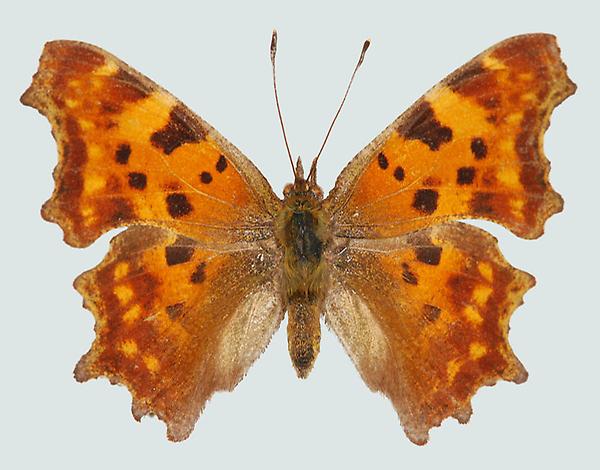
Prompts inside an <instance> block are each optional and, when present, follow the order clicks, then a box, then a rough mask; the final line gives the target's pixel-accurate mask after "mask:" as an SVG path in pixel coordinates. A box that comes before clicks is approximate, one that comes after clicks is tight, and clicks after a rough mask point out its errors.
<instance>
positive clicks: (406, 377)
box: [325, 222, 534, 444]
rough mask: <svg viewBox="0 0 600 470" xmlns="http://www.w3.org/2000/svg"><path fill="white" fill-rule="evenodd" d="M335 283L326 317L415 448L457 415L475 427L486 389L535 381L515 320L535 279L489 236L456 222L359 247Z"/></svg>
mask: <svg viewBox="0 0 600 470" xmlns="http://www.w3.org/2000/svg"><path fill="white" fill-rule="evenodd" d="M332 278H333V280H334V281H333V284H332V289H331V291H330V292H329V294H328V298H327V299H326V312H325V320H326V322H327V324H328V325H329V326H330V327H331V328H332V329H333V331H334V332H335V333H336V334H337V335H338V337H339V338H340V340H341V342H342V343H343V345H344V347H345V349H346V351H347V352H348V354H349V355H350V357H351V358H352V360H353V362H354V364H355V365H356V367H357V369H358V371H359V372H360V374H361V376H362V378H363V380H364V381H365V383H366V384H367V385H368V386H369V388H371V389H372V390H373V391H379V392H381V393H383V394H384V395H386V396H387V397H388V398H390V400H391V401H392V404H393V405H394V407H395V408H396V411H397V412H398V415H399V416H400V420H401V422H402V425H403V426H404V429H405V431H406V434H407V435H408V437H409V438H410V439H411V440H412V441H413V442H415V443H417V444H424V443H425V442H427V439H428V435H429V432H428V431H429V429H430V428H431V427H434V426H439V424H440V423H441V421H442V420H443V419H444V418H446V417H448V416H454V417H456V418H457V419H459V420H460V421H461V422H466V421H467V420H468V419H469V417H470V415H471V403H470V401H471V397H472V396H473V394H474V393H475V392H476V391H477V389H478V388H479V387H481V386H482V385H493V384H494V383H495V382H496V381H498V380H499V379H504V380H511V381H514V382H517V383H519V382H523V381H524V380H525V379H526V378H527V372H526V371H525V369H524V368H523V366H522V365H521V363H520V362H519V360H518V359H517V358H516V357H515V355H514V354H513V352H512V350H511V348H510V345H509V344H508V321H509V319H510V316H511V314H512V312H513V310H514V309H515V308H516V307H518V306H519V305H520V304H521V302H522V297H523V294H524V293H525V292H526V291H527V290H528V289H529V288H530V287H532V286H533V284H534V279H533V277H531V276H530V275H528V274H527V273H524V272H522V271H519V270H517V269H515V268H513V267H512V266H510V265H509V264H508V263H507V262H506V260H505V259H504V258H503V257H502V255H501V253H500V252H499V250H498V247H497V244H496V240H495V239H494V237H492V236H491V235H489V234H487V233H485V232H484V231H482V230H480V229H478V228H475V227H471V226H469V225H466V224H462V223H457V222H455V223H447V224H443V225H438V226H436V227H432V228H429V229H424V230H420V231H418V232H413V233H410V234H407V235H405V236H402V237H395V238H388V239H385V240H383V239H377V240H351V241H348V242H347V244H346V245H345V247H344V249H343V250H342V252H341V254H340V255H339V256H338V257H337V259H336V261H335V263H334V269H333V272H332Z"/></svg>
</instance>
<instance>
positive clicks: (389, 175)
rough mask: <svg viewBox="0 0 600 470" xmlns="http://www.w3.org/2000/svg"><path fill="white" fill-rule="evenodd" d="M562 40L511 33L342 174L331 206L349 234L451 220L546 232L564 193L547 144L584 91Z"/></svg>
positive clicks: (527, 233) (529, 234) (526, 233)
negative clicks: (561, 111) (555, 182)
mask: <svg viewBox="0 0 600 470" xmlns="http://www.w3.org/2000/svg"><path fill="white" fill-rule="evenodd" d="M559 54H560V51H559V49H558V46H557V45H556V39H555V37H554V36H551V35H547V34H531V35H524V36H517V37H514V38H511V39H507V40H506V41H503V42H501V43H499V44H497V45H496V46H494V47H492V48H491V49H489V50H487V51H485V52H484V53H482V54H481V55H479V56H477V57H476V58H474V59H473V60H472V61H471V62H469V63H467V64H466V65H464V66H463V67H461V68H460V69H458V70H457V71H456V72H454V73H452V74H451V75H450V76H449V77H448V78H446V79H445V80H443V81H442V82H441V83H440V84H439V85H437V86H435V87H434V88H433V89H432V90H430V91H429V92H428V93H427V94H426V95H425V96H424V97H423V98H421V99H420V100H419V101H417V102H416V103H415V104H414V105H413V106H412V107H411V108H410V109H409V110H408V111H407V112H406V113H404V114H403V115H402V116H400V117H399V118H398V119H397V120H396V121H395V122H393V123H392V124H391V125H390V126H389V127H388V128H387V129H386V130H385V131H384V132H383V133H382V134H381V135H379V136H378V137H377V138H376V139H375V140H374V141H373V142H372V143H371V144H370V145H369V146H367V147H366V148H365V149H364V150H363V151H362V152H361V153H359V154H358V155H357V157H356V158H355V159H354V160H353V161H352V162H351V163H350V164H349V165H348V166H347V167H346V168H345V169H344V171H343V172H342V173H341V175H340V177H339V178H338V181H337V183H336V186H335V188H334V190H333V191H332V192H331V194H330V195H329V197H328V198H327V200H326V203H325V206H326V207H327V208H328V210H329V212H330V213H331V214H332V216H333V224H334V226H335V230H336V231H337V234H338V235H340V236H352V237H354V236H356V237H361V236H368V237H390V236H397V235H399V234H402V233H406V232H408V231H410V230H415V229H417V228H420V227H423V226H427V225H431V224H433V223H439V222H443V221H444V220H447V219H451V218H483V219H488V220H492V221H494V222H498V223H500V224H502V225H504V226H505V227H507V228H509V229H510V230H512V231H513V232H514V233H515V234H517V235H519V236H520V237H524V238H536V237H538V236H540V235H541V234H542V233H543V225H544V222H545V221H546V219H547V218H548V217H550V216H551V215H552V214H554V213H556V212H559V211H560V210H562V198H561V197H560V196H559V195H558V194H557V193H556V192H554V191H553V189H552V187H551V186H550V183H549V182H548V172H549V163H548V161H547V160H546V158H545V156H544V153H543V148H542V142H543V132H544V131H545V130H546V128H547V127H548V124H549V118H550V113H551V112H552V109H553V108H554V107H555V106H556V105H557V104H559V103H560V102H561V101H563V100H564V99H565V98H566V97H567V96H569V95H571V94H573V93H574V92H575V85H574V84H573V82H571V80H569V78H568V77H567V74H566V68H565V66H564V64H563V63H562V62H561V60H560V55H559Z"/></svg>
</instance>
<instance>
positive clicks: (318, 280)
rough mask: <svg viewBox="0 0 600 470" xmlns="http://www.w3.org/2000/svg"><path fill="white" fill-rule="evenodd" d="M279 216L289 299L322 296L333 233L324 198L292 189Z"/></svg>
mask: <svg viewBox="0 0 600 470" xmlns="http://www.w3.org/2000/svg"><path fill="white" fill-rule="evenodd" d="M285 196H286V197H285V200H284V205H283V208H282V210H281V212H280V213H279V215H278V217H277V221H276V236H277V239H278V241H279V243H280V245H281V246H282V248H283V252H284V257H283V276H284V288H285V291H286V295H287V298H288V301H289V300H292V299H294V298H305V299H307V300H316V299H317V298H319V297H321V293H322V291H323V289H324V283H325V282H326V275H327V265H326V262H325V253H326V249H327V247H328V245H329V243H330V239H331V235H330V233H329V227H328V223H327V220H326V214H325V213H324V212H323V210H322V208H321V202H322V199H321V197H320V194H319V193H314V192H313V191H310V190H308V191H300V192H294V191H289V192H288V193H287V194H286V195H285Z"/></svg>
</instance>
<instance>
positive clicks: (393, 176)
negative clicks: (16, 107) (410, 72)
mask: <svg viewBox="0 0 600 470" xmlns="http://www.w3.org/2000/svg"><path fill="white" fill-rule="evenodd" d="M276 38H277V37H276V34H274V35H273V38H272V43H271V59H272V62H273V79H274V80H273V84H274V87H275V98H276V102H277V109H278V111H279V112H280V109H279V101H278V98H277V89H276V80H275V51H276ZM368 44H369V43H368V42H366V43H365V46H364V47H363V50H362V53H361V57H360V60H359V62H358V64H357V66H356V68H355V69H354V73H356V70H357V69H358V66H359V65H360V63H362V60H363V58H364V53H365V51H366V48H367V47H368ZM352 77H354V74H353V75H352ZM351 82H352V81H351ZM351 82H350V83H351ZM348 89H349V87H348ZM575 89H576V86H575V84H574V83H573V82H572V81H571V80H570V79H569V78H568V76H567V74H566V67H565V65H564V64H563V63H562V61H561V59H560V51H559V48H558V46H557V44H556V38H555V37H554V36H552V35H548V34H526V35H522V36H516V37H512V38H509V39H507V40H504V41H502V42H500V43H498V44H496V45H495V46H493V47H491V48H490V49H488V50H486V51H484V52H483V53H482V54H480V55H478V56H477V57H475V58H474V59H472V60H471V61H470V62H468V63H467V64H466V65H464V66H462V67H460V68H459V69H458V70H456V71H455V72H453V73H451V74H450V75H449V76H448V77H447V78H445V79H444V80H442V81H441V82H440V83H439V84H438V85H436V86H435V87H434V88H432V89H431V90H430V91H428V92H427V93H426V94H425V95H424V96H423V97H422V98H420V99H419V100H418V101H416V102H415V103H414V104H413V105H412V106H411V107H410V108H409V109H408V110H407V111H406V112H405V113H404V114H402V115H401V116H400V117H398V118H397V119H396V120H395V121H394V122H393V123H392V124H390V126H389V127H387V128H386V129H385V130H384V131H383V132H382V133H381V134H380V135H379V136H377V137H376V138H375V139H374V140H373V141H372V142H371V143H370V144H369V145H367V147H365V148H364V149H363V150H362V151H360V152H359V153H358V154H357V155H356V156H355V157H354V158H353V159H352V160H351V161H350V163H349V164H348V165H347V166H346V167H345V168H344V170H343V171H342V172H341V174H340V175H339V177H338V179H337V182H336V183H335V187H334V188H333V190H332V191H331V192H330V193H329V195H328V196H327V197H324V195H323V191H322V190H321V188H320V187H319V186H318V184H317V175H316V168H317V161H318V156H317V157H316V158H315V159H314V160H313V164H312V165H311V168H310V171H309V172H308V175H307V176H306V177H305V175H304V170H303V167H302V162H301V160H300V159H298V161H297V163H296V165H294V163H293V161H292V159H291V153H290V152H289V147H288V155H289V157H290V161H291V162H292V170H293V173H294V181H293V182H292V183H290V184H288V185H287V186H286V187H285V189H284V192H283V199H280V198H279V197H278V196H277V195H276V194H275V193H274V192H273V190H272V188H271V186H270V185H269V183H268V182H267V180H266V179H265V177H264V176H263V175H262V174H261V173H260V171H259V170H258V169H257V168H256V167H255V166H254V165H253V164H252V162H251V161H250V160H249V159H248V158H246V157H245V156H244V155H243V154H242V153H241V152H240V151H239V150H238V149H237V148H236V147H234V146H233V145H232V144H230V143H229V142H228V141H227V140H225V139H224V138H223V137H222V136H221V135H220V134H219V133H218V132H217V131H216V130H215V129H214V128H212V127H211V126H210V125H209V124H207V123H206V122H205V121H204V120H203V119H201V118H200V117H198V116H197V115H195V114H194V113H193V112H192V111H190V110H189V109H188V108H187V107H186V106H185V105H184V104H183V103H181V102H180V101H178V100H177V99H176V98H174V97H173V96H172V95H171V94H169V93H168V92H167V91H165V90H164V89H162V88H161V87H160V86H158V85H157V84H155V83H153V82H152V81H150V80H149V79H148V78H146V77H145V76H143V75H141V74H140V73H138V72H137V71H135V70H133V69H132V68H131V67H129V66H128V65H127V64H125V63H124V62H122V61H120V60H119V59H117V58H116V57H114V56H113V55H111V54H109V53H108V52H105V51H103V50H102V49H100V48H98V47H95V46H92V45H89V44H85V43H82V42H75V41H54V42H49V43H47V44H46V46H45V48H44V51H43V54H42V56H41V59H40V65H39V70H38V71H37V73H36V74H35V75H34V78H33V82H32V84H31V86H30V87H29V88H28V89H27V90H26V92H25V93H24V94H23V96H22V98H21V101H22V103H23V104H25V105H27V106H31V107H34V108H37V109H38V110H39V111H40V112H41V113H42V114H43V115H45V116H46V117H47V118H48V120H49V121H50V123H51V125H52V133H53V135H54V137H55V139H56V141H57V145H58V154H59V160H58V166H57V167H56V169H55V172H54V180H55V189H54V192H53V194H52V197H51V198H50V200H49V201H47V202H46V203H45V204H44V206H43V209H42V216H43V218H44V219H46V220H48V221H51V222H55V223H57V224H58V225H59V226H60V227H61V228H62V230H63V231H64V240H65V242H66V243H68V244H69V245H71V246H74V247H85V246H88V245H90V244H91V243H93V242H94V241H95V240H96V239H97V238H98V237H99V236H100V235H102V234H103V233H105V232H107V231H110V230H112V229H116V228H118V227H123V226H126V227H128V228H127V229H126V230H124V231H122V232H120V233H119V234H118V235H116V236H115V237H114V238H113V239H112V241H111V244H110V250H109V252H108V254H107V255H106V257H105V258H104V260H103V261H102V262H101V263H100V264H99V265H98V266H96V267H95V268H93V269H91V270H89V271H87V272H85V273H83V274H81V275H80V276H79V277H78V278H77V279H76V280H75V283H74V285H75V288H76V289H77V290H78V291H79V292H80V293H81V295H82V296H83V299H84V306H85V307H86V308H87V309H89V310H91V312H92V313H93V315H94V317H95V321H96V325H95V331H96V338H95V340H94V342H93V344H92V346H91V349H90V350H89V352H88V353H86V354H85V355H84V356H83V357H82V358H81V360H80V361H79V363H78V364H77V366H76V368H75V378H76V379H77V380H78V381H87V380H89V379H92V378H97V377H107V378H108V379H109V380H110V382H111V383H113V384H117V383H118V384H123V385H125V386H126V387H127V388H128V389H129V391H130V392H131V395H132V399H133V404H132V412H133V416H134V417H135V419H137V420H140V419H141V417H142V416H144V415H147V414H154V415H156V416H158V418H160V419H161V420H162V421H164V422H165V423H166V426H167V436H168V438H169V439H170V440H174V441H180V440H184V439H186V438H187V437H188V436H189V434H190V433H191V431H192V430H193V428H194V425H195V423H196V421H197V419H198V417H199V415H200V413H201V412H202V410H203V408H204V406H205V404H206V403H207V401H208V400H209V398H210V397H211V396H212V395H213V394H214V393H215V392H216V391H220V390H233V388H234V387H235V386H236V385H237V384H238V383H239V382H240V380H242V378H243V377H244V375H245V374H246V373H247V371H248V369H249V367H250V366H251V365H252V364H253V363H254V361H255V360H256V359H257V358H258V357H259V356H260V354H261V353H262V351H263V350H264V349H265V348H266V347H267V345H268V343H269V340H270V338H271V337H272V335H273V334H274V332H275V331H277V329H278V328H279V326H280V324H281V322H282V320H283V319H284V316H285V314H286V312H287V334H288V347H289V354H290V357H291V361H292V364H293V367H294V368H295V370H296V372H297V375H298V376H299V377H301V378H304V377H306V376H308V374H309V373H310V371H311V369H312V368H313V365H314V363H315V360H316V358H317V355H318V353H319V343H320V337H321V319H322V318H323V319H324V322H325V324H327V326H328V327H329V328H330V329H331V330H332V331H333V332H334V333H335V335H337V337H338V338H339V340H340V341H341V343H342V345H343V346H344V348H345V350H346V352H347V353H348V355H349V356H350V358H351V359H352V361H353V363H354V365H355V366H356V368H357V370H358V372H359V374H360V376H361V377H362V379H363V380H364V382H365V383H366V385H367V386H368V387H369V388H370V389H371V390H373V391H378V392H381V393H383V394H384V395H385V396H386V397H388V398H389V399H390V400H391V402H392V404H393V406H394V408H395V410H396V411H397V413H398V416H399V419H400V422H401V424H402V426H403V428H404V430H405V432H406V434H407V436H408V438H409V439H410V440H411V441H412V442H414V443H416V444H424V443H426V442H427V440H428V436H429V430H430V429H431V428H432V427H435V426H439V425H440V424H441V422H442V421H443V420H444V419H445V418H447V417H454V418H456V419H457V420H458V421H459V422H461V423H465V422H467V421H468V420H469V417H470V415H471V413H472V409H471V404H470V402H471V398H472V396H473V395H474V394H475V392H476V391H477V390H478V389H479V388H480V387H482V386H484V385H493V384H494V383H496V382H497V381H498V380H500V379H503V380H507V381H512V382H516V383H521V382H524V381H525V380H526V379H527V372H526V370H525V368H524V367H523V365H522V364H521V362H520V361H519V360H518V359H517V357H516V356H515V354H514V353H513V351H512V350H511V347H510V345H509V343H508V327H509V320H510V317H511V315H512V313H513V311H514V310H515V309H516V308H517V307H518V306H519V305H520V304H521V303H522V297H523V295H524V293H525V292H526V291H527V290H528V289H530V288H531V287H532V286H533V285H534V283H535V279H534V278H533V276H531V275H529V274H527V273H525V272H523V271H520V270H518V269H516V268H514V267H512V266H511V265H510V264H509V263H508V262H507V261H506V260H505V258H504V257H503V256H502V254H501V253H500V251H499V249H498V246H497V241H496V239H495V238H494V237H493V236H491V235H490V234H488V233H487V232H485V231H483V230H481V229H479V228H476V227H475V226H472V225H469V224H466V223H464V222H460V221H459V220H460V219H485V220H489V221H493V222H496V223H499V224H501V225H503V226H504V227H506V228H508V229H509V230H511V231H512V232H513V233H514V234H515V235H517V236H519V237H522V238H527V239H532V238H537V237H539V236H540V235H542V233H543V226H544V223H545V221H546V220H547V219H548V218H549V217H550V216H551V215H553V214H555V213H557V212H560V211H561V210H562V207H563V201H562V198H561V196H560V195H559V194H558V193H556V192H555V191H554V190H553V189H552V186H551V185H550V183H549V180H548V173H549V162H548V160H547V159H546V157H545V155H544V152H543V148H542V138H543V133H544V131H545V130H546V128H547V127H548V125H549V117H550V113H551V112H552V110H553V109H554V107H555V106H556V105H558V104H559V103H560V102H562V101H563V100H564V99H565V98H567V97H568V96H569V95H571V94H573V93H574V92H575ZM347 92H348V90H346V95H347ZM346 95H344V100H345V96H346ZM342 103H343V101H342ZM338 113H339V109H338ZM280 116H281V114H280ZM336 116H337V115H336ZM281 124H282V128H283V120H281ZM332 125H333V123H332ZM329 130H330V131H331V128H330V129H329ZM284 138H285V130H284ZM285 143H286V146H287V138H285ZM321 150H322V148H321ZM319 155H320V152H319Z"/></svg>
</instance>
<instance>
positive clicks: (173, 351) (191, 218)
mask: <svg viewBox="0 0 600 470" xmlns="http://www.w3.org/2000/svg"><path fill="white" fill-rule="evenodd" d="M21 100H22V102H23V103H24V104H26V105H29V106H33V107H35V108H37V109H38V110H39V111H40V112H42V114H44V115H46V116H47V117H48V119H49V121H50V123H51V124H52V132H53V135H54V136H55V138H56V141H57V144H58V149H59V163H58V166H57V168H56V170H55V172H54V179H55V183H56V187H55V190H54V194H53V195H52V198H51V199H50V200H49V201H48V202H47V203H46V204H45V205H44V207H43V210H42V215H43V216H44V218H46V219H47V220H49V221H52V222H56V223H58V224H59V225H60V226H61V227H62V229H63V231H64V234H65V241H66V242H67V243H69V244H70V245H73V246H80V247H81V246H87V245H89V244H90V243H92V242H93V241H94V240H95V239H96V238H97V237H99V236H100V235H101V234H102V233H104V232H106V231H108V230H110V229H113V228H115V227H119V226H123V225H126V226H129V225H132V226H133V227H130V228H128V229H127V230H125V231H124V232H123V233H121V234H119V235H117V236H116V237H115V238H114V239H113V241H112V243H111V249H110V252H109V253H108V255H107V256H106V258H105V259H104V261H102V263H101V264H100V265H98V266H97V267H96V268H94V269H92V270H91V271H88V272H86V273H84V274H82V275H81V276H80V277H79V278H78V279H77V280H76V282H75V287H76V288H77V290H78V291H79V292H80V293H81V294H82V296H83V297H84V305H85V306H86V307H87V308H88V309H90V310H91V311H92V312H93V314H94V316H95V319H96V327H95V329H96V339H95V341H94V344H93V345H92V348H91V350H90V351H89V352H88V353H87V354H86V355H85V356H84V357H83V358H82V359H81V361H80V362H79V364H78V365H77V367H76V370H75V376H76V378H77V380H79V381H84V380H88V379H91V378H95V377H99V376H105V377H108V378H109V379H110V380H111V382H113V383H122V384H125V385H126V386H127V387H128V388H129V390H130V392H131V394H132V396H133V413H134V416H135V417H136V418H137V419H139V418H141V416H143V415H144V414H147V413H153V414H156V415H157V416H158V417H159V418H160V419H162V420H163V421H165V423H166V424H167V429H168V436H169V438H170V439H172V440H181V439H185V438H186V437H187V436H188V435H189V433H190V432H191V430H192V428H193V426H194V423H195V421H196V419H197V418H198V416H199V413H200V412H201V410H202V408H203V407H204V405H205V403H206V401H207V400H208V399H209V398H210V396H211V395H212V394H213V393H214V392H215V391H218V390H231V389H232V388H233V387H234V386H235V385H236V384H237V383H238V382H239V381H240V380H241V379H242V377H243V376H244V374H245V373H246V371H247V370H248V368H249V367H250V365H251V364H252V362H253V361H254V360H255V359H256V358H257V357H258V355H259V354H260V353H261V352H262V350H263V349H264V348H265V347H266V346H267V343H268V341H269V339H270V337H271V336H272V334H273V333H274V331H275V330H276V329H277V328H278V326H279V324H280V322H281V319H282V317H283V308H282V302H281V298H280V295H279V293H280V290H281V289H280V287H279V278H280V274H279V271H278V266H279V263H278V261H277V259H278V250H277V248H276V247H275V245H274V242H273V240H272V234H273V214H274V213H275V212H276V211H277V210H278V208H279V206H280V204H281V203H280V201H279V199H277V197H276V196H275V195H274V194H273V192H272V190H271V188H270V186H269V184H268V183H267V181H266V180H265V179H264V177H263V176H262V175H261V174H260V172H259V171H258V170H257V169H256V168H255V167H254V166H253V165H252V163H250V161H249V160H248V159H247V158H246V157H244V156H243V155H242V154H241V153H240V152H239V150H237V149H236V148H235V147H233V146H232V145H231V144H229V143H228V142H227V141H226V140H225V139H224V138H223V137H221V136H220V135H219V134H218V133H217V132H216V131H215V130H214V129H213V128H212V127H210V126H209V125H208V124H207V123H206V122H204V121H203V120H202V119H200V118H199V117H197V116H196V115H194V114H193V113H192V112H191V111H190V110H188V109H187V108H186V107H185V106H184V105H183V104H182V103H181V102H179V101H177V100H176V99H175V98H174V97H173V96H172V95H170V94H169V93H167V92H166V91H164V90H163V89H161V88H160V87H158V86H157V85H156V84H154V83H153V82H151V81H150V80H149V79H147V78H146V77H144V76H142V75H141V74H139V73H138V72H136V71H134V70H133V69H131V68H130V67H128V66H127V65H126V64H125V63H123V62H121V61H120V60H118V59H117V58H115V57H114V56H112V55H110V54H108V53H107V52H105V51H103V50H101V49H99V48H97V47H94V46H91V45H88V44H84V43H79V42H72V41H57V42H51V43H48V44H47V45H46V47H45V48H44V52H43V54H42V57H41V59H40V68H39V70H38V72H37V73H36V75H35V76H34V79H33V83H32V85H31V86H30V88H29V89H28V90H27V91H26V92H25V93H24V95H23V96H22V98H21Z"/></svg>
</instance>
